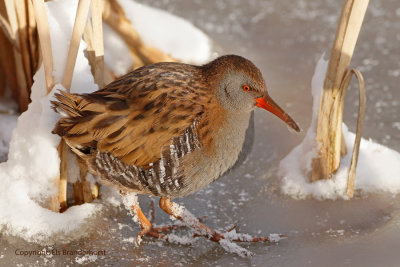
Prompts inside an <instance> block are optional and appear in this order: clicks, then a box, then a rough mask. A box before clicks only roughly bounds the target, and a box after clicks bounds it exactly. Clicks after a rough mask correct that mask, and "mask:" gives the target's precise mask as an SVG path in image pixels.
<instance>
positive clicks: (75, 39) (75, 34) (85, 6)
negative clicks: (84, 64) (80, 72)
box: [62, 0, 90, 92]
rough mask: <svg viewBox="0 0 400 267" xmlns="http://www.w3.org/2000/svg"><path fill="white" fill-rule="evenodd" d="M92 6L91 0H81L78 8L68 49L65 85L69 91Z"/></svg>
mask: <svg viewBox="0 0 400 267" xmlns="http://www.w3.org/2000/svg"><path fill="white" fill-rule="evenodd" d="M89 7H90V0H79V3H78V10H77V12H76V17H75V22H74V28H73V30H72V36H71V40H70V45H69V49H68V56H67V63H66V66H65V70H64V78H63V82H62V84H63V86H64V88H65V90H67V92H69V90H70V88H71V82H72V75H73V74H74V68H75V62H76V56H77V55H78V48H79V44H80V41H81V39H82V34H83V30H84V28H85V23H86V18H87V14H88V11H89Z"/></svg>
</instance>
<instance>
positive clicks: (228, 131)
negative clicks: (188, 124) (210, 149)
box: [214, 112, 251, 168]
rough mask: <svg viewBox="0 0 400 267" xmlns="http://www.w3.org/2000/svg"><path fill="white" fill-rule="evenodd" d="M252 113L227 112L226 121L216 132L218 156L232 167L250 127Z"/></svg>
mask: <svg viewBox="0 0 400 267" xmlns="http://www.w3.org/2000/svg"><path fill="white" fill-rule="evenodd" d="M250 116H251V113H247V112H246V113H242V114H229V113H228V114H227V115H226V120H225V122H224V123H223V124H222V125H221V127H220V129H219V131H218V132H217V133H216V135H217V136H216V137H217V138H215V139H214V140H215V146H216V151H218V152H217V153H216V154H217V155H216V157H218V158H219V160H223V161H225V162H226V164H227V165H228V166H227V167H228V168H230V167H232V166H233V164H234V163H235V162H236V161H237V159H238V157H239V153H240V151H241V150H242V147H243V143H244V140H245V135H246V130H247V128H248V127H249V121H250Z"/></svg>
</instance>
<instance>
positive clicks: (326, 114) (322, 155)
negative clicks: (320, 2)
mask: <svg viewBox="0 0 400 267" xmlns="http://www.w3.org/2000/svg"><path fill="white" fill-rule="evenodd" d="M368 2H369V0H346V1H345V3H344V5H343V9H342V14H341V17H340V21H339V26H338V30H337V32H336V37H335V42H334V45H333V47H332V51H331V56H330V59H329V64H328V69H327V73H326V77H325V82H324V90H323V91H322V95H321V102H320V107H319V113H318V126H317V136H316V141H317V147H318V157H317V158H315V159H314V160H313V166H312V177H311V180H312V181H317V180H320V179H329V178H330V176H331V174H332V173H334V172H335V171H336V170H337V168H338V167H339V164H340V155H341V150H342V142H341V141H342V118H343V108H342V109H338V108H339V107H340V105H339V106H334V101H335V99H336V98H337V96H338V93H339V92H340V90H339V89H340V86H341V84H342V81H343V78H344V76H345V74H346V72H347V70H348V68H349V65H350V61H351V58H352V55H353V52H354V48H355V45H356V42H357V38H358V35H359V32H360V29H361V25H362V22H363V19H364V16H365V12H366V9H367V7H368Z"/></svg>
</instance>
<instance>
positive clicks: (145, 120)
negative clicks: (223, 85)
mask: <svg viewBox="0 0 400 267" xmlns="http://www.w3.org/2000/svg"><path fill="white" fill-rule="evenodd" d="M165 66H166V68H165V69H163V68H160V67H157V68H151V66H149V68H148V69H146V68H142V69H140V70H139V72H136V71H134V72H132V73H130V74H127V75H125V76H123V77H122V78H120V79H118V80H116V81H114V82H113V83H111V84H109V85H108V86H106V87H105V88H104V89H102V90H99V91H97V92H94V93H92V94H85V95H79V96H78V95H69V94H64V93H63V95H64V97H65V96H66V97H67V98H68V100H66V101H63V103H62V104H63V105H69V106H71V108H73V109H74V110H76V113H77V114H79V116H71V115H70V117H69V118H62V119H61V120H60V122H59V123H58V124H57V126H59V125H64V126H66V125H67V126H68V127H64V128H63V131H64V132H65V134H64V135H63V136H64V138H66V139H68V140H69V141H70V142H69V143H73V144H75V145H77V146H78V147H84V146H85V145H88V144H93V143H95V144H96V143H97V146H96V147H93V148H95V149H97V150H98V151H99V152H102V153H105V152H108V153H110V154H111V155H113V156H114V157H117V158H118V159H120V160H121V161H122V162H123V163H125V164H128V165H136V166H141V167H146V166H147V165H148V164H149V163H152V162H156V161H158V160H159V159H160V157H161V151H162V149H163V147H165V146H169V145H170V143H171V141H172V140H173V139H174V138H178V137H179V136H180V135H182V134H183V133H184V131H185V130H186V129H187V128H189V127H190V126H191V125H192V124H193V123H194V122H195V121H196V120H197V121H198V120H200V118H201V117H202V114H203V113H204V111H205V104H206V103H207V101H208V98H207V97H206V96H204V94H203V95H198V94H197V93H196V86H197V85H198V83H197V81H194V80H193V76H196V75H193V72H195V71H197V69H195V68H194V67H193V69H192V70H191V71H192V72H191V73H189V74H185V75H182V73H185V71H186V72H187V67H185V70H184V71H182V70H180V69H179V68H180V66H179V65H173V68H171V67H170V66H169V65H168V64H165ZM186 66H187V65H186ZM150 70H152V71H150ZM175 71H176V72H178V73H179V75H171V73H172V74H173V72H175ZM167 74H168V75H167ZM188 81H191V82H190V85H189V83H188ZM178 85H180V86H178ZM185 85H187V86H185ZM68 96H69V97H68ZM77 98H78V99H77ZM58 100H59V101H60V99H58ZM61 100H62V99H61ZM70 102H73V103H75V105H71V103H70ZM60 108H62V107H60ZM69 114H72V113H69ZM85 114H88V116H87V117H86V116H85ZM57 126H56V129H55V132H57ZM93 141H96V142H93Z"/></svg>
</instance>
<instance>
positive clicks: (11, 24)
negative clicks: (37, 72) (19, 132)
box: [1, 0, 31, 111]
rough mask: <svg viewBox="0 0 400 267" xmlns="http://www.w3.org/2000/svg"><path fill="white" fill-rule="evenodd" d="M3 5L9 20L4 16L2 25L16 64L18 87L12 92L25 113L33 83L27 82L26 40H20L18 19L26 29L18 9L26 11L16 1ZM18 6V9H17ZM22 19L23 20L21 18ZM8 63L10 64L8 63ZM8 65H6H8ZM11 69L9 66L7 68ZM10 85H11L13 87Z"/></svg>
mask: <svg viewBox="0 0 400 267" xmlns="http://www.w3.org/2000/svg"><path fill="white" fill-rule="evenodd" d="M2 4H4V5H5V11H6V14H7V18H8V20H6V19H5V16H3V15H2V19H1V24H2V25H3V26H2V28H3V29H6V32H7V34H6V35H7V36H8V38H10V40H11V41H10V42H11V43H12V44H14V46H13V49H12V53H11V54H12V55H13V59H12V61H13V63H14V69H13V72H12V74H11V75H14V76H15V80H16V84H14V85H16V86H15V87H14V88H12V89H13V91H12V93H13V96H14V99H15V100H16V101H17V103H18V106H19V110H20V111H25V110H26V109H27V108H28V104H29V95H30V87H31V83H30V84H29V81H27V80H26V77H27V75H26V73H25V72H26V69H25V65H24V63H25V64H26V59H25V58H23V57H22V55H21V44H23V45H24V50H25V44H26V43H25V40H24V39H22V40H20V37H21V36H20V35H19V24H18V19H20V22H21V23H22V25H21V26H22V27H24V23H25V22H24V20H23V18H24V16H25V15H21V13H23V12H19V14H20V18H18V17H17V9H16V8H17V7H18V8H19V9H21V8H22V9H25V8H24V6H23V5H22V4H23V3H22V4H21V2H19V1H16V2H14V1H13V0H5V1H4V2H3V3H2ZM16 5H17V7H16ZM21 17H22V18H21ZM7 52H8V51H7V50H4V51H3V53H7ZM7 63H8V62H7ZM7 63H6V64H7ZM6 64H3V68H4V67H5V65H6ZM6 67H7V68H9V66H6ZM11 83H12V82H11ZM11 83H10V85H11Z"/></svg>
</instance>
